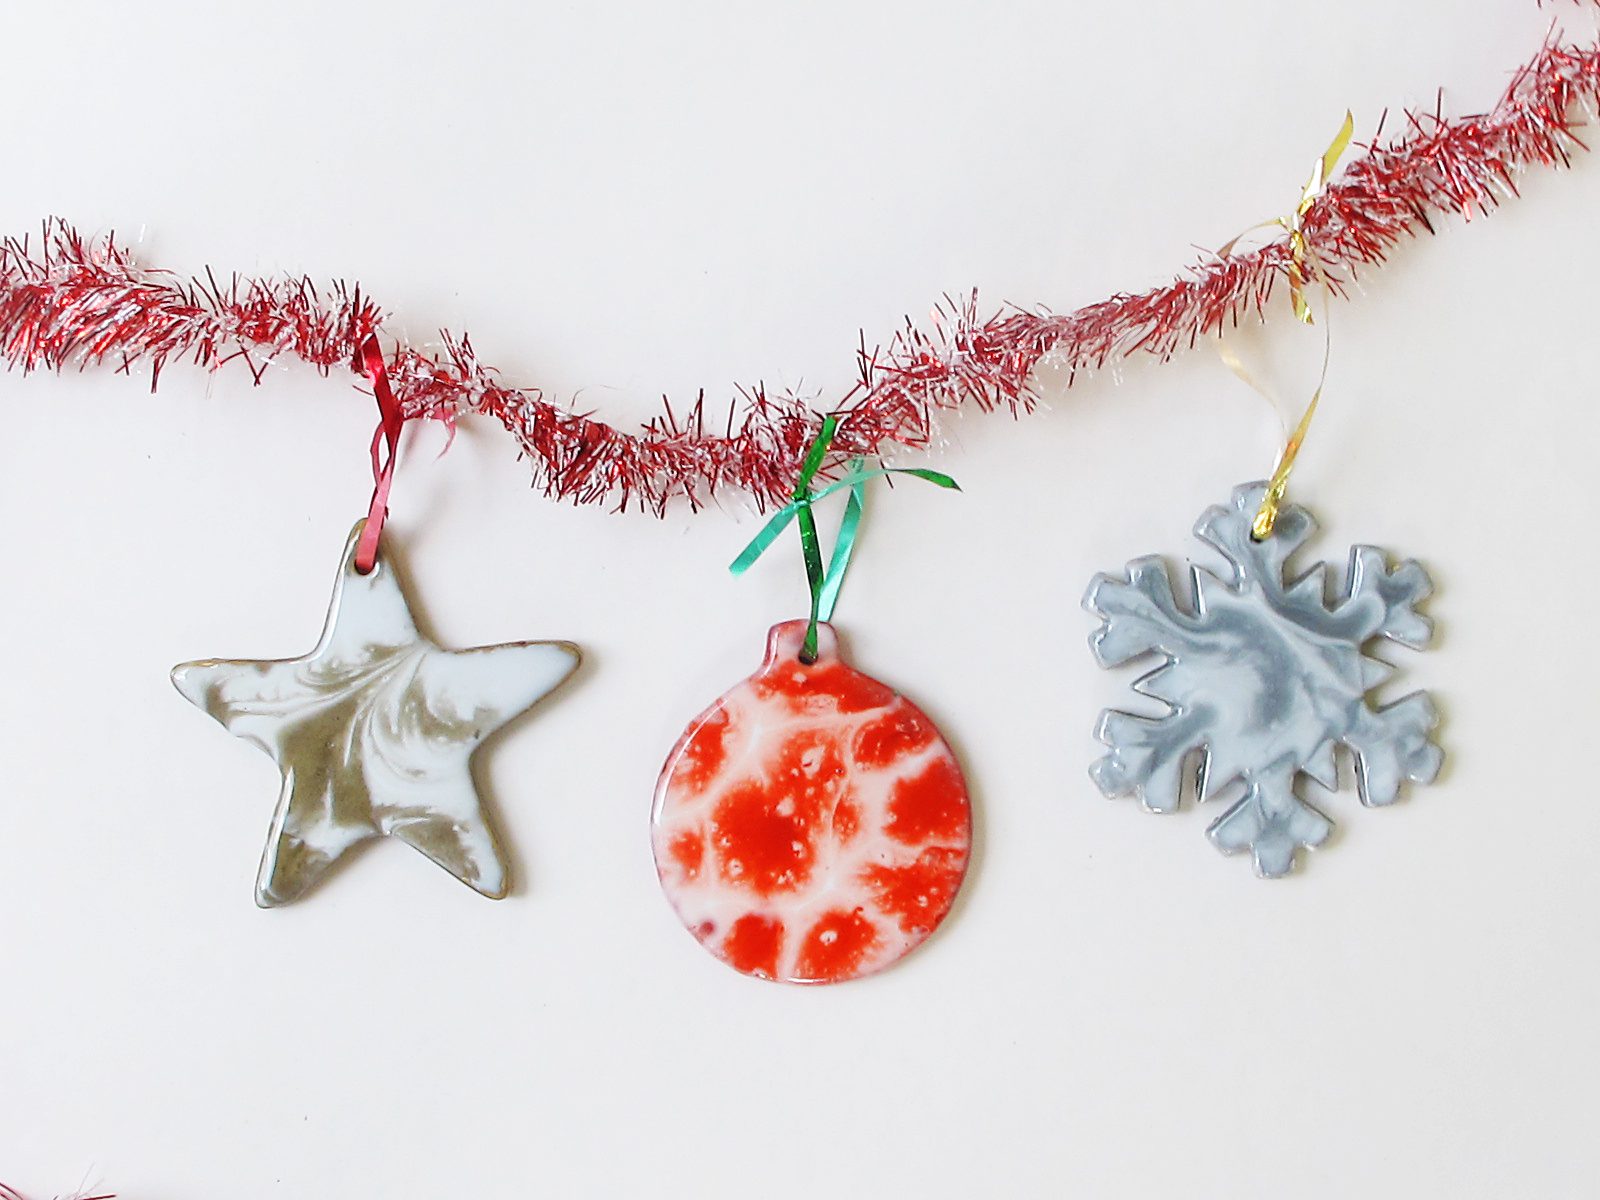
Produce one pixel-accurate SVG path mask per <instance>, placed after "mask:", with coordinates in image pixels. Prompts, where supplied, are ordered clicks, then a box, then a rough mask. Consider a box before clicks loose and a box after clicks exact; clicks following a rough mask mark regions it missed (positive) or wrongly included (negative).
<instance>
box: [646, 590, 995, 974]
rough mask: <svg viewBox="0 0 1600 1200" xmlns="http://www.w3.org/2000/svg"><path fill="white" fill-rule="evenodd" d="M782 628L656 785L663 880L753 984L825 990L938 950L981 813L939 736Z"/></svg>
mask: <svg viewBox="0 0 1600 1200" xmlns="http://www.w3.org/2000/svg"><path fill="white" fill-rule="evenodd" d="M805 629H806V623H805V622H804V621H790V622H786V623H784V624H781V625H777V626H774V627H773V629H772V631H771V632H770V633H769V635H768V640H767V654H766V660H765V661H764V662H763V663H762V666H761V669H760V670H759V671H757V672H756V673H755V674H754V675H752V676H751V677H750V678H749V679H747V680H745V681H744V682H742V683H740V684H738V685H736V686H735V687H734V688H732V689H731V690H730V691H729V692H727V694H725V695H724V696H723V697H722V698H721V699H720V700H718V701H717V702H716V703H715V704H713V705H712V706H711V707H710V708H709V709H707V710H706V711H705V712H704V713H702V714H701V715H700V716H699V717H698V718H696V720H695V721H694V722H693V723H692V724H691V725H690V726H689V728H688V730H687V731H685V733H684V735H683V737H682V738H681V739H680V740H679V742H678V744H677V746H676V747H675V748H674V749H673V751H672V754H671V755H670V756H669V757H668V759H667V763H666V766H665V768H664V769H663V771H662V774H661V779H660V782H659V784H658V785H657V789H656V799H655V809H654V818H653V835H654V839H653V840H654V849H655V857H656V868H657V871H658V872H659V874H660V876H661V884H662V887H663V888H664V889H665V891H666V893H667V897H668V899H669V900H671V902H672V905H673V907H674V908H675V909H676V910H677V912H678V915H679V917H680V918H682V920H683V923H684V924H685V925H686V926H687V927H688V928H689V930H690V932H692V933H693V934H694V935H695V936H696V937H697V938H699V939H700V941H701V943H702V944H703V945H705V947H706V948H707V949H708V950H710V951H711V952H712V953H713V954H715V955H716V956H717V957H718V958H720V959H722V960H723V961H724V962H726V963H727V964H728V965H729V966H732V967H734V968H735V969H737V970H740V971H743V972H744V973H746V974H748V975H755V976H759V977H761V978H764V979H775V980H780V981H783V982H788V983H833V982H837V981H840V980H845V979H855V978H858V977H860V976H862V975H867V974H870V973H871V972H873V971H877V970H881V969H882V968H884V967H886V966H888V965H889V964H890V963H892V962H894V961H896V960H897V959H899V958H901V957H902V956H903V955H905V954H906V953H908V952H909V951H910V950H912V949H914V948H915V947H916V946H918V945H919V944H921V942H922V941H923V940H924V939H926V938H927V937H928V935H929V934H930V933H932V932H933V930H934V929H935V928H936V927H937V926H938V924H939V922H940V921H942V920H943V919H944V917H945V914H946V913H947V912H948V911H949V909H950V905H951V903H952V901H953V900H954V899H955V895H956V891H957V889H958V888H959V887H960V886H961V880H962V877H963V876H964V875H965V873H966V869H967V859H968V855H969V853H970V851H971V843H972V816H971V808H970V805H969V803H968V799H967V788H966V783H965V781H964V779H963V778H962V774H961V768H960V767H959V765H958V764H957V763H956V760H955V756H954V755H953V754H952V753H951V750H950V747H949V746H948V745H946V743H945V741H944V739H943V738H942V737H941V736H940V735H939V731H938V730H937V729H936V728H935V727H934V725H933V723H932V722H931V721H930V720H928V718H927V717H926V716H925V715H924V714H923V713H922V712H921V711H920V710H919V709H917V707H916V706H915V705H913V704H912V703H911V702H910V701H908V700H906V699H905V698H904V697H902V696H899V695H897V694H896V693H895V692H894V691H893V690H892V689H891V688H888V687H886V686H884V685H883V684H881V683H878V682H877V681H876V680H874V679H871V678H869V677H867V676H866V675H863V674H861V673H860V672H859V671H856V670H854V669H852V668H851V667H850V666H849V665H848V664H846V663H845V662H844V661H843V660H841V659H840V657H839V648H838V640H837V638H836V637H835V635H834V632H833V630H832V629H831V628H830V627H829V626H827V625H823V626H822V627H821V636H820V639H819V655H818V659H817V661H816V662H815V663H814V664H812V665H809V666H807V665H806V664H804V663H802V662H801V661H800V658H799V654H800V648H801V645H802V643H803V641H804V638H805Z"/></svg>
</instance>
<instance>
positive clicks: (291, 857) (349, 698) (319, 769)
mask: <svg viewBox="0 0 1600 1200" xmlns="http://www.w3.org/2000/svg"><path fill="white" fill-rule="evenodd" d="M362 524H364V522H361V523H358V524H357V525H356V527H355V529H354V530H352V531H351V534H350V538H349V541H348V542H347V543H346V544H345V549H344V560H343V563H342V565H341V567H340V569H339V577H338V581H337V582H336V583H335V584H334V589H333V600H332V602H331V604H330V605H329V607H328V619H327V623H326V625H325V626H324V628H323V631H322V640H321V641H319V642H318V643H317V646H316V649H314V650H312V651H311V653H309V654H307V655H306V656H305V657H303V658H294V659H284V660H279V661H264V662H256V661H251V660H241V661H224V660H219V659H204V660H201V661H199V662H190V663H183V664H181V665H179V666H177V667H174V668H173V671H172V682H173V683H174V684H175V685H176V686H177V688H178V691H179V692H181V693H182V694H183V696H184V698H185V699H186V700H188V701H189V702H190V703H192V704H194V705H195V706H196V707H197V708H201V709H204V710H205V711H206V712H208V713H210V714H211V715H212V716H213V717H215V718H216V719H217V720H218V721H219V722H221V724H222V725H223V727H224V728H226V729H227V730H228V732H230V733H232V734H234V735H236V736H237V737H241V738H244V739H245V740H246V741H248V742H253V743H254V744H255V745H257V746H260V747H261V748H262V749H263V750H265V751H266V752H267V753H268V754H270V755H271V756H272V757H273V759H274V760H276V761H277V763H278V766H279V767H280V768H281V769H282V771H283V790H282V792H281V793H280V795H279V797H278V808H277V811H276V812H275V813H274V814H273V818H272V830H271V834H270V836H269V838H268V841H267V848H266V851H265V853H264V854H263V855H262V857H261V870H260V873H259V875H258V877H257V880H256V903H257V904H259V905H260V906H261V907H263V908H273V907H276V906H278V905H280V904H288V903H290V902H291V901H294V900H298V899H299V898H300V897H301V896H303V895H304V894H305V893H306V892H307V891H308V890H309V889H310V888H311V887H312V886H313V885H315V884H316V883H317V881H318V880H319V879H321V878H322V876H323V875H324V874H326V872H327V871H328V869H329V868H330V867H332V866H333V864H334V863H335V862H337V861H338V860H339V859H340V857H342V856H343V855H344V853H345V852H346V851H347V850H349V849H350V848H351V847H352V846H355V845H357V844H359V843H361V842H365V841H368V840H369V839H372V838H377V837H386V836H387V837H396V838H399V839H400V840H401V841H403V842H405V843H407V844H408V845H410V846H412V847H414V848H416V849H417V850H420V851H421V852H422V853H423V854H425V855H426V856H427V857H429V858H431V859H432V860H433V861H434V862H436V863H438V864H439V865H440V866H441V867H443V868H444V869H445V870H446V871H449V872H450V874H452V875H454V876H455V877H456V878H457V879H459V880H461V882H462V883H464V884H466V885H467V886H468V887H470V888H472V889H474V890H475V891H478V892H481V893H482V894H483V895H485V896H488V897H490V898H492V899H500V898H502V897H503V896H505V894H506V891H507V886H508V885H507V876H506V865H505V860H504V859H503V858H502V857H501V854H500V849H499V847H498V846H497V845H496V842H495V838H494V834H493V832H492V831H491V830H490V828H489V824H488V821H487V820H486V819H485V817H484V813H483V806H482V803H481V802H480V801H479V799H478V793H477V789H476V788H475V787H474V786H473V783H472V772H471V768H470V765H469V764H470V762H471V759H472V755H473V753H474V752H475V751H476V750H477V748H478V746H479V744H480V743H481V742H482V741H483V740H484V739H485V738H486V737H488V736H489V735H490V734H491V733H493V732H494V731H495V730H497V729H499V728H500V727H501V726H502V725H504V724H506V722H508V721H510V720H511V719H512V718H513V717H515V716H517V715H518V714H519V713H521V712H523V711H525V710H526V709H528V708H529V707H531V706H532V705H533V704H534V703H535V702H536V701H538V700H539V699H540V698H541V697H543V696H545V695H546V694H548V693H549V692H550V691H552V690H553V689H554V688H555V687H556V686H557V685H558V684H560V683H561V682H562V681H563V680H564V679H566V678H567V676H569V675H570V674H572V672H573V671H574V670H576V669H577V666H578V661H579V655H578V648H577V647H576V646H574V645H572V644H571V643H569V642H510V643H507V644H506V645H502V646H478V647H475V648H473V649H470V650H442V649H440V648H439V647H438V646H435V645H434V644H433V643H432V642H430V641H429V640H428V639H427V638H425V637H423V636H422V635H421V634H420V633H419V632H417V626H416V622H415V621H414V620H413V619H412V616H411V608H410V606H409V605H408V604H407V602H406V597H405V593H404V592H402V591H401V589H400V583H399V581H398V580H397V579H396V578H395V575H394V572H393V570H392V569H391V568H390V567H389V566H388V565H387V564H386V563H385V562H384V561H383V559H382V557H381V556H380V557H379V559H378V562H377V564H376V565H375V566H374V567H373V569H372V570H371V571H370V572H369V573H368V574H365V575H363V574H361V573H360V572H359V571H357V570H356V568H355V561H354V560H355V549H356V542H357V539H358V538H359V537H360V535H361V528H362Z"/></svg>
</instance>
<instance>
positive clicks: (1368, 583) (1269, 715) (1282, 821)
mask: <svg viewBox="0 0 1600 1200" xmlns="http://www.w3.org/2000/svg"><path fill="white" fill-rule="evenodd" d="M1265 492H1266V485H1265V484H1264V483H1251V484H1246V485H1244V486H1243V487H1239V488H1235V489H1234V492H1233V497H1232V501H1231V502H1230V503H1229V504H1228V505H1226V506H1217V507H1213V508H1210V509H1208V510H1207V511H1206V513H1205V514H1204V515H1203V516H1202V517H1201V518H1200V520H1199V523H1198V524H1196V525H1195V530H1194V532H1195V536H1196V537H1198V538H1200V540H1202V541H1204V542H1207V543H1209V544H1210V545H1212V546H1214V547H1215V548H1216V549H1217V550H1219V551H1221V553H1222V555H1223V557H1224V558H1225V559H1227V561H1228V564H1229V566H1230V567H1231V568H1232V577H1231V578H1228V579H1223V578H1219V577H1218V576H1217V575H1215V574H1213V573H1212V572H1210V571H1208V570H1206V569H1204V568H1202V567H1197V566H1191V568H1190V572H1191V575H1192V578H1193V581H1194V596H1193V602H1192V604H1191V603H1187V602H1180V600H1179V599H1178V597H1177V596H1176V595H1174V592H1173V587H1172V581H1171V579H1170V578H1169V577H1168V575H1167V568H1166V564H1165V563H1164V562H1163V561H1162V560H1161V559H1160V558H1157V557H1150V558H1139V559H1135V560H1134V561H1133V562H1131V563H1129V564H1128V575H1127V578H1126V579H1114V578H1112V577H1111V576H1109V575H1099V576H1096V577H1095V580H1094V582H1093V583H1091V584H1090V585H1089V592H1088V595H1086V596H1085V597H1084V601H1083V605H1084V607H1085V608H1086V609H1088V610H1089V611H1090V612H1091V613H1094V614H1095V615H1096V616H1098V617H1100V618H1101V619H1102V623H1101V625H1100V627H1099V628H1098V629H1096V630H1095V632H1094V633H1093V634H1092V635H1091V636H1090V639H1089V645H1090V647H1091V648H1092V649H1093V651H1094V655H1095V658H1096V659H1098V660H1099V662H1100V665H1101V666H1103V667H1115V666H1118V665H1120V664H1122V663H1125V662H1128V661H1129V660H1131V659H1134V658H1137V657H1139V656H1141V655H1145V654H1159V655H1161V656H1162V657H1163V658H1165V659H1166V662H1165V663H1163V664H1162V665H1161V666H1159V667H1157V668H1156V669H1155V670H1154V671H1152V672H1150V673H1149V674H1148V675H1145V676H1144V677H1143V678H1141V679H1139V680H1138V681H1136V682H1135V683H1134V685H1133V688H1134V690H1135V691H1136V692H1139V693H1141V694H1142V695H1145V696H1150V697H1152V698H1154V699H1156V700H1160V701H1162V702H1164V703H1165V704H1166V705H1167V706H1168V709H1169V711H1168V713H1167V714H1166V715H1165V716H1162V717H1155V718H1151V717H1142V716H1136V715H1134V714H1133V713H1126V712H1119V711H1117V710H1115V709H1108V710H1106V711H1105V712H1104V713H1102V714H1101V715H1100V723H1099V727H1098V729H1097V731H1096V735H1097V736H1098V737H1099V739H1100V740H1101V741H1102V742H1104V743H1105V744H1106V745H1107V746H1109V747H1110V753H1109V754H1107V755H1106V756H1105V757H1104V758H1102V759H1100V760H1099V761H1098V762H1096V763H1095V764H1094V766H1093V767H1091V768H1090V770H1089V774H1090V775H1091V776H1092V777H1093V779H1094V781H1095V783H1096V784H1097V785H1099V788H1100V790H1101V791H1102V792H1104V793H1105V794H1106V795H1107V796H1125V795H1133V796H1136V797H1138V799H1139V800H1140V801H1141V802H1142V803H1143V805H1144V807H1145V808H1146V809H1147V810H1149V811H1151V812H1159V813H1168V812H1175V811H1177V809H1178V805H1179V800H1180V796H1181V795H1182V792H1183V790H1184V785H1185V782H1187V781H1192V785H1193V788H1194V792H1195V794H1196V795H1197V796H1198V797H1199V798H1200V799H1201V800H1202V801H1204V800H1206V799H1209V798H1211V797H1212V796H1214V795H1216V794H1217V793H1219V792H1220V791H1222V790H1223V789H1224V788H1226V787H1228V786H1229V785H1230V784H1232V783H1234V782H1235V781H1238V782H1241V783H1243V785H1244V796H1243V798H1242V799H1240V800H1239V801H1238V802H1237V803H1235V804H1234V805H1233V806H1232V807H1231V808H1229V809H1228V810H1227V811H1226V812H1225V813H1223V814H1222V816H1221V817H1219V818H1218V819H1217V820H1216V821H1215V822H1214V823H1213V824H1212V826H1211V828H1210V830H1209V834H1210V837H1211V840H1212V842H1213V843H1215V844H1216V846H1217V848H1218V849H1220V850H1222V851H1223V852H1224V853H1228V854H1232V853H1236V852H1238V851H1241V850H1245V849H1248V850H1249V851H1250V852H1251V854H1252V855H1254V857H1255V866H1256V872H1257V874H1259V875H1262V876H1266V877H1274V876H1279V875H1284V874H1287V873H1288V872H1289V871H1291V870H1292V869H1293V868H1294V864H1295V854H1296V851H1297V850H1298V849H1299V848H1300V847H1301V846H1307V847H1314V846H1319V845H1321V844H1322V842H1323V841H1324V840H1325V839H1326V838H1327V836H1328V834H1329V832H1331V830H1332V828H1333V826H1332V824H1331V822H1329V820H1328V819H1327V818H1326V817H1325V816H1323V815H1322V814H1321V813H1320V812H1318V811H1317V810H1316V809H1315V808H1313V807H1311V805H1309V804H1307V803H1306V802H1305V801H1304V800H1302V799H1301V798H1300V797H1299V795H1298V794H1297V792H1296V783H1297V779H1298V776H1300V775H1302V774H1304V775H1308V776H1310V777H1311V778H1312V779H1314V780H1316V781H1317V782H1318V783H1320V784H1321V785H1322V786H1323V787H1324V788H1326V789H1328V790H1329V791H1335V790H1337V788H1338V774H1337V772H1336V769H1335V761H1334V750H1335V747H1336V746H1337V745H1338V744H1339V743H1341V742H1342V743H1344V744H1345V745H1346V746H1348V747H1350V749H1351V750H1352V751H1353V752H1354V755H1355V763H1356V781H1357V786H1358V788H1359V791H1360V795H1361V801H1362V803H1363V804H1366V805H1368V806H1377V805H1385V804H1392V803H1394V801H1395V800H1396V799H1397V798H1398V797H1399V795H1400V790H1401V786H1402V784H1403V783H1404V782H1405V781H1407V780H1409V781H1411V782H1413V783H1431V782H1432V781H1433V780H1434V778H1435V777H1437V775H1438V774H1439V767H1440V765H1441V763H1442V762H1443V759H1444V754H1443V752H1442V751H1441V750H1440V749H1439V747H1438V746H1437V745H1436V744H1435V743H1434V742H1433V741H1432V739H1431V736H1430V735H1431V733H1432V731H1433V729H1434V728H1435V726H1437V724H1438V720H1439V718H1438V713H1437V711H1436V710H1435V708H1434V706H1433V701H1432V700H1431V699H1429V697H1428V695H1427V693H1425V692H1415V693H1413V694H1411V695H1409V696H1407V697H1406V698H1405V699H1403V700H1400V701H1397V702H1396V703H1394V704H1390V705H1388V706H1387V707H1384V708H1376V707H1374V706H1373V705H1371V704H1369V703H1368V700H1367V696H1368V693H1370V692H1371V691H1372V689H1374V688H1376V687H1377V686H1378V685H1379V684H1381V683H1383V682H1384V681H1385V680H1386V679H1388V678H1389V676H1390V675H1391V674H1392V672H1393V668H1391V667H1389V666H1388V665H1387V664H1386V663H1383V662H1380V661H1379V660H1378V659H1375V658H1371V657H1369V656H1368V655H1367V654H1365V653H1364V651H1365V649H1366V647H1367V646H1368V644H1369V643H1371V642H1372V641H1374V640H1375V639H1378V638H1388V639H1390V640H1391V641H1395V642H1399V643H1400V644H1402V645H1405V646H1410V647H1412V648H1413V649H1417V650H1420V649H1422V648H1423V647H1425V646H1426V645H1427V644H1428V642H1429V641H1430V640H1431V639H1432V637H1433V625H1432V623H1431V622H1429V620H1428V619H1427V618H1426V617H1424V616H1423V615H1422V614H1421V613H1419V612H1417V611H1416V606H1417V604H1419V603H1420V602H1421V601H1422V600H1423V599H1425V598H1426V597H1427V596H1428V594H1429V593H1430V592H1431V591H1432V584H1431V583H1430V582H1429V579H1428V575H1427V572H1426V571H1424V570H1423V569H1422V567H1421V566H1419V565H1418V564H1417V563H1415V562H1410V561H1407V562H1403V563H1401V564H1400V565H1399V566H1397V567H1395V568H1393V569H1392V570H1391V569H1390V568H1389V565H1388V557H1387V555H1386V554H1385V553H1384V552H1383V551H1382V550H1379V549H1377V548H1375V547H1372V546H1356V547H1354V548H1353V549H1352V550H1351V551H1350V566H1349V570H1348V572H1347V575H1346V578H1345V583H1344V589H1343V591H1342V593H1340V594H1338V595H1337V596H1335V597H1333V598H1332V600H1331V601H1330V599H1329V595H1328V585H1327V565H1326V564H1325V563H1320V562H1319V563H1317V564H1316V566H1314V567H1312V568H1311V569H1310V570H1309V571H1308V572H1306V573H1305V574H1304V575H1301V576H1300V577H1298V578H1296V579H1294V580H1293V581H1292V582H1286V580H1285V569H1286V566H1287V563H1288V560H1289V558H1290V556H1291V555H1293V553H1294V552H1295V550H1296V549H1298V548H1299V547H1300V546H1301V545H1303V544H1304V543H1305V541H1306V539H1307V538H1309V537H1310V536H1311V534H1312V531H1313V530H1314V529H1315V528H1316V522H1315V521H1314V520H1313V519H1312V517H1311V514H1310V513H1308V512H1307V511H1306V510H1305V509H1303V508H1300V507H1299V506H1297V505H1286V506H1284V508H1283V509H1282V511H1281V513H1280V515H1279V517H1278V523H1277V528H1276V529H1275V531H1274V532H1273V534H1272V536H1271V537H1269V538H1266V539H1263V540H1261V541H1257V540H1256V539H1255V538H1254V537H1253V536H1252V534H1251V523H1252V521H1253V520H1254V519H1255V514H1256V511H1257V509H1258V508H1259V507H1260V505H1261V499H1262V497H1263V495H1264V494H1265ZM1186 774H1187V775H1188V780H1186V778H1185V776H1186Z"/></svg>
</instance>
